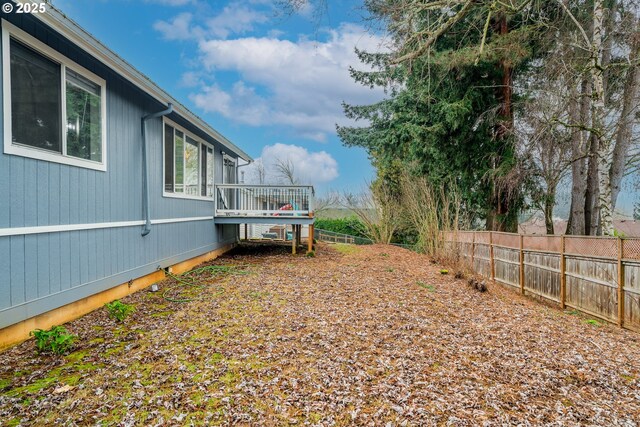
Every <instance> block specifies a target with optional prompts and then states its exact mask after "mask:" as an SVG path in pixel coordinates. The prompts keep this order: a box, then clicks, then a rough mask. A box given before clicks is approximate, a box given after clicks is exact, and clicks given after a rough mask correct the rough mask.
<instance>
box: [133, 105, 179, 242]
mask: <svg viewBox="0 0 640 427" xmlns="http://www.w3.org/2000/svg"><path fill="white" fill-rule="evenodd" d="M172 112H173V104H172V103H169V105H168V106H167V109H166V110H162V111H159V112H157V113H153V114H147V115H146V116H144V117H143V118H142V119H141V120H140V121H141V126H142V210H143V212H144V227H143V228H142V237H144V236H146V235H147V234H149V233H151V212H150V206H149V169H148V167H147V157H148V155H147V120H151V119H155V118H158V117H162V116H166V115H167V114H171V113H172Z"/></svg>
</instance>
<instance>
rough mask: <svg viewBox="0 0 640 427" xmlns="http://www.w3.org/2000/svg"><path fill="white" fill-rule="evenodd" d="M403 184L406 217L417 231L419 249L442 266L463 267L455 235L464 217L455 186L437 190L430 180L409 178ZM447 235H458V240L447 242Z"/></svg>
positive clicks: (405, 176)
mask: <svg viewBox="0 0 640 427" xmlns="http://www.w3.org/2000/svg"><path fill="white" fill-rule="evenodd" d="M400 182H401V185H400V188H401V192H402V213H403V217H404V218H405V220H406V221H408V222H409V223H410V224H411V226H412V227H413V228H414V229H415V230H416V233H417V245H416V247H417V249H418V250H419V251H421V252H424V253H426V254H427V255H430V256H432V257H434V258H437V259H438V260H440V261H441V262H445V263H447V264H450V265H454V266H459V267H462V266H460V260H461V257H460V251H459V248H458V245H457V244H456V243H455V242H456V241H457V239H456V238H455V235H456V234H457V232H458V230H459V227H460V225H461V224H462V223H463V222H464V221H463V216H464V215H462V214H461V212H462V210H461V207H462V203H461V200H460V194H459V192H458V190H457V188H456V187H455V185H448V186H447V188H446V189H445V187H440V188H439V189H436V188H434V186H433V185H432V184H431V183H430V182H429V181H428V180H427V178H425V177H414V176H410V175H408V174H406V175H404V176H402V178H401V181H400ZM444 233H447V234H449V235H450V234H451V233H454V238H453V239H446V238H445V234H444ZM451 240H453V242H452V241H451Z"/></svg>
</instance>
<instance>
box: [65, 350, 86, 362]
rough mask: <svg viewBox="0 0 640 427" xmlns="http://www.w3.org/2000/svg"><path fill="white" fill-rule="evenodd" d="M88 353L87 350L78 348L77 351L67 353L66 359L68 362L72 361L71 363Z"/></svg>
mask: <svg viewBox="0 0 640 427" xmlns="http://www.w3.org/2000/svg"><path fill="white" fill-rule="evenodd" d="M88 353H89V352H88V351H87V350H78V351H74V352H73V353H71V354H68V355H67V356H66V359H67V360H68V361H69V362H72V363H75V362H79V361H81V360H82V359H84V358H85V356H86V355H87V354H88Z"/></svg>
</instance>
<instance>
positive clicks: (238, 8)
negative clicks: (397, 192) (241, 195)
mask: <svg viewBox="0 0 640 427" xmlns="http://www.w3.org/2000/svg"><path fill="white" fill-rule="evenodd" d="M53 4H54V6H55V7H57V8H58V9H60V10H61V11H62V12H63V13H65V14H66V15H67V16H68V17H70V18H71V19H73V20H74V21H76V22H77V23H78V24H80V25H81V26H82V27H83V28H84V29H85V30H87V31H88V32H89V33H91V34H93V35H94V36H95V37H96V38H97V39H98V40H100V41H101V42H103V43H104V44H105V45H106V46H108V47H109V48H110V49H112V50H113V51H115V52H116V53H117V54H119V55H120V56H121V57H123V58H124V59H125V60H126V61H128V62H129V63H131V64H132V65H133V66H134V67H136V68H137V69H138V70H140V71H141V72H143V73H144V74H146V75H147V76H148V77H150V78H151V80H153V81H154V82H156V83H157V84H158V85H159V86H160V87H162V88H163V89H164V90H166V91H167V92H169V93H170V94H171V95H172V96H174V97H175V98H176V99H178V100H179V101H181V102H182V103H183V104H184V105H186V106H187V107H188V108H189V109H191V110H192V111H193V112H195V113H196V114H197V115H199V116H200V117H202V118H203V119H204V120H205V121H207V122H208V123H209V124H210V125H211V126H213V127H214V128H215V129H216V130H218V131H219V132H220V133H222V134H223V135H224V136H226V137H227V138H228V139H230V140H231V141H232V142H234V143H235V144H236V145H238V146H239V147H241V148H242V149H244V150H245V151H246V152H247V153H248V154H249V155H250V156H252V157H253V158H254V159H256V160H258V161H262V162H263V163H264V165H265V168H266V170H267V179H269V178H271V179H277V178H276V176H275V175H276V174H275V172H274V168H273V165H274V164H275V163H276V162H277V161H282V162H287V161H288V162H290V163H291V164H293V165H294V170H295V173H296V175H297V176H298V177H299V180H300V183H301V184H302V183H304V184H307V183H310V184H313V185H315V186H316V190H317V191H318V192H319V193H321V194H322V193H324V192H327V191H332V190H338V191H340V190H347V191H357V190H358V189H360V188H362V187H363V186H364V184H365V182H366V181H370V180H371V179H372V178H373V176H374V169H373V168H372V166H371V164H370V162H369V159H368V157H367V154H366V152H365V151H364V150H362V149H359V148H346V147H344V146H343V145H342V144H341V142H340V140H339V138H338V137H337V135H336V130H335V126H336V124H340V125H348V124H353V123H351V122H349V121H348V120H347V119H346V118H345V117H344V115H343V113H342V102H346V103H349V104H370V103H373V102H376V101H378V100H380V99H382V97H383V93H382V92H381V91H380V90H377V89H376V90H372V89H369V88H368V87H363V86H361V85H359V84H357V83H355V82H354V81H353V79H351V77H350V75H349V67H350V66H352V67H355V68H359V69H362V65H361V64H360V63H359V61H358V59H357V57H356V55H355V52H354V49H355V48H356V47H357V48H358V49H361V50H367V51H379V50H381V49H383V48H384V47H383V45H384V40H383V39H382V38H381V37H380V36H377V35H373V34H372V33H371V32H369V31H367V28H366V24H365V23H364V20H363V18H362V11H361V10H360V9H359V7H360V6H359V5H361V2H359V1H358V2H356V1H348V0H344V1H340V0H336V1H331V2H329V7H328V8H327V10H320V11H319V10H314V9H313V8H312V7H306V8H304V9H302V10H300V11H299V13H296V14H294V15H290V14H285V13H283V10H282V8H281V7H279V6H278V0H245V1H239V0H231V1H213V0H206V1H205V0H97V1H77V0H53ZM318 16H321V18H320V19H318ZM251 168H252V167H248V168H246V169H244V170H245V171H246V180H247V182H249V181H251V180H255V179H257V178H256V175H257V174H256V173H255V170H251Z"/></svg>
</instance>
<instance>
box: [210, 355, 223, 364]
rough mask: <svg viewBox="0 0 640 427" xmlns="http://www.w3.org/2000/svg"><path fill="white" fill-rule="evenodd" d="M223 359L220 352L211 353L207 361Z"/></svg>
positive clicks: (212, 361) (214, 361)
mask: <svg viewBox="0 0 640 427" xmlns="http://www.w3.org/2000/svg"><path fill="white" fill-rule="evenodd" d="M223 360H224V356H223V355H222V354H220V353H213V354H212V355H211V357H210V358H209V363H218V362H221V361H223Z"/></svg>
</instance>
